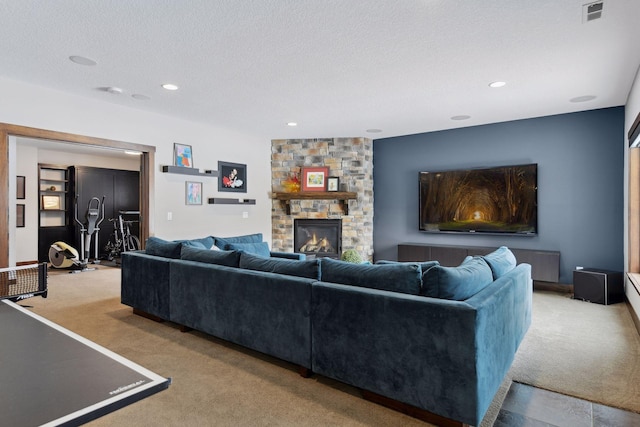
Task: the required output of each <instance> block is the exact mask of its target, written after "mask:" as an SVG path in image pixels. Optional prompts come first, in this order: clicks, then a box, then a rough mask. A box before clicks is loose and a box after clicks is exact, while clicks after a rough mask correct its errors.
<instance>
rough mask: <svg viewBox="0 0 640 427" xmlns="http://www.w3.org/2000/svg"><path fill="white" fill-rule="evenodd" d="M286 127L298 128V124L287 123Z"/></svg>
mask: <svg viewBox="0 0 640 427" xmlns="http://www.w3.org/2000/svg"><path fill="white" fill-rule="evenodd" d="M287 126H291V127H296V126H298V123H296V122H288V123H287Z"/></svg>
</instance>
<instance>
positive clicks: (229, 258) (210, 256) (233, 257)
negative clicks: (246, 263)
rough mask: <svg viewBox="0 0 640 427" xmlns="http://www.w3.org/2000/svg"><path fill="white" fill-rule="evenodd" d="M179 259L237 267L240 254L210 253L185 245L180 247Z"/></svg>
mask: <svg viewBox="0 0 640 427" xmlns="http://www.w3.org/2000/svg"><path fill="white" fill-rule="evenodd" d="M180 258H181V259H184V260H188V261H198V262H204V263H207V264H216V265H226V266H227V267H238V266H239V264H240V253H239V252H237V251H211V250H208V249H205V248H195V247H192V246H186V245H183V246H182V251H181V252H180Z"/></svg>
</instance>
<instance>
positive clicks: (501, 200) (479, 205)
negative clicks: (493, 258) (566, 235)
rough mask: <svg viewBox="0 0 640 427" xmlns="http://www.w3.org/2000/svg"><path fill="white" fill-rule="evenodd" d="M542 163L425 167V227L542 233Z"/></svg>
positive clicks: (422, 190) (422, 176)
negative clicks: (432, 168)
mask: <svg viewBox="0 0 640 427" xmlns="http://www.w3.org/2000/svg"><path fill="white" fill-rule="evenodd" d="M537 182H538V165H537V164H528V165H515V166H500V167H492V168H485V169H463V170H449V171H437V172H420V230H421V231H425V232H431V233H485V234H489V233H494V234H514V235H522V236H534V235H536V234H537V232H538V203H537V201H538V194H537V193H538V184H537Z"/></svg>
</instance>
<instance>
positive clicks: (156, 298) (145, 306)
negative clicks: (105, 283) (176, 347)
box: [120, 251, 171, 320]
mask: <svg viewBox="0 0 640 427" xmlns="http://www.w3.org/2000/svg"><path fill="white" fill-rule="evenodd" d="M121 260H122V264H121V273H120V274H121V281H120V286H121V291H120V299H121V302H122V303H123V304H126V305H128V306H130V307H133V308H134V309H137V310H141V311H144V312H146V313H149V314H152V315H154V316H158V317H160V318H161V319H164V320H169V276H170V274H169V273H170V271H171V259H169V258H162V257H158V256H154V255H147V254H145V253H144V252H143V251H135V252H123V253H122V258H121Z"/></svg>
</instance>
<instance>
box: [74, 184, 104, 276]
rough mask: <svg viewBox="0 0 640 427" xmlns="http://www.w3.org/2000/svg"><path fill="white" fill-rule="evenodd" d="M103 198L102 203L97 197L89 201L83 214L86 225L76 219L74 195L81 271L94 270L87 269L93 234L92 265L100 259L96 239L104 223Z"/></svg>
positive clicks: (76, 217)
mask: <svg viewBox="0 0 640 427" xmlns="http://www.w3.org/2000/svg"><path fill="white" fill-rule="evenodd" d="M104 198H105V196H102V201H101V200H100V199H98V198H97V197H92V198H91V200H89V203H88V205H87V212H86V213H85V220H86V223H83V222H81V221H80V220H79V219H78V195H77V194H76V202H75V205H76V215H75V220H76V222H77V223H78V225H80V250H81V251H82V254H81V255H80V263H81V264H82V265H83V268H82V270H81V271H90V270H95V268H88V267H87V265H88V264H89V254H90V253H91V236H92V235H93V234H95V243H94V248H95V255H94V257H93V264H99V263H100V259H99V258H98V247H99V245H98V237H99V235H100V224H101V223H102V221H104ZM94 202H95V203H94ZM101 214H102V215H101Z"/></svg>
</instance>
